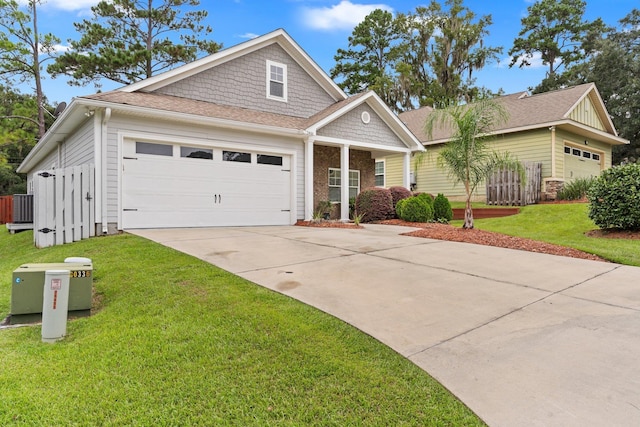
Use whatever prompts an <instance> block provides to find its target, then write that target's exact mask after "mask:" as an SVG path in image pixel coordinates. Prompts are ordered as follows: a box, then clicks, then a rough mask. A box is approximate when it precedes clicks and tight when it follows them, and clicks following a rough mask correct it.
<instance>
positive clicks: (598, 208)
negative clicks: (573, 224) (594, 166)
mask: <svg viewBox="0 0 640 427" xmlns="http://www.w3.org/2000/svg"><path fill="white" fill-rule="evenodd" d="M587 198H588V199H589V202H590V203H591V205H590V206H589V218H591V219H592V220H593V222H595V223H596V225H597V226H598V227H600V228H604V229H607V228H618V229H621V230H638V229H640V164H637V163H632V164H628V165H625V166H616V167H613V168H611V169H607V170H605V171H603V172H602V174H601V175H600V176H599V177H598V178H596V180H595V181H594V182H593V184H592V185H591V187H589V190H588V191H587Z"/></svg>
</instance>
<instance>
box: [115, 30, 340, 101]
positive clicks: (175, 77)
mask: <svg viewBox="0 0 640 427" xmlns="http://www.w3.org/2000/svg"><path fill="white" fill-rule="evenodd" d="M274 43H277V44H278V45H279V46H280V47H281V48H282V49H284V50H285V51H286V52H287V53H288V54H289V55H290V56H291V58H292V59H293V60H294V61H296V62H297V63H298V64H299V65H300V66H301V67H302V68H303V69H304V70H305V71H306V72H307V73H308V74H309V75H310V76H311V77H312V78H313V79H314V80H315V81H316V82H318V84H319V85H320V86H322V87H323V88H324V90H325V91H326V92H327V93H328V94H329V95H331V97H333V98H334V99H335V100H336V101H340V100H343V99H346V98H347V95H346V94H345V92H344V91H343V90H342V89H340V87H339V86H338V85H337V84H336V83H335V82H334V81H333V80H332V79H331V78H330V77H329V75H327V73H326V72H325V71H324V70H322V68H321V67H320V66H319V65H318V64H317V63H316V62H315V61H314V60H313V59H312V58H311V57H310V56H309V55H308V54H307V53H306V52H305V51H304V50H303V49H302V48H301V47H300V45H299V44H298V43H296V42H295V41H294V40H293V38H291V36H290V35H289V34H288V33H287V32H286V31H285V30H284V29H282V28H278V29H276V30H274V31H271V32H269V33H266V34H264V35H262V36H259V37H256V38H253V39H250V40H247V41H244V42H242V43H239V44H236V45H234V46H231V47H228V48H225V49H222V50H220V51H218V52H216V53H213V54H211V55H208V56H205V57H203V58H200V59H197V60H195V61H193V62H189V63H187V64H184V65H182V66H180V67H177V68H174V69H172V70H169V71H166V72H164V73H161V74H157V75H155V76H152V77H149V78H147V79H144V80H140V81H139V82H136V83H132V84H130V85H127V86H124V87H122V88H120V89H118V90H120V91H123V92H136V91H141V92H151V91H154V90H157V89H159V88H162V87H164V86H167V85H169V84H171V83H174V82H176V81H179V80H182V79H184V78H187V77H190V76H193V75H195V74H197V73H200V72H202V71H205V70H207V69H210V68H213V67H215V66H216V65H219V64H223V63H225V62H228V61H231V60H233V59H235V58H239V57H241V56H243V55H246V54H249V53H251V52H255V51H257V50H259V49H262V48H264V47H266V46H270V45H272V44H274Z"/></svg>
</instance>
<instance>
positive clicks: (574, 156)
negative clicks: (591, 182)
mask: <svg viewBox="0 0 640 427" xmlns="http://www.w3.org/2000/svg"><path fill="white" fill-rule="evenodd" d="M564 154H565V156H564V178H565V180H566V181H567V182H569V181H572V180H574V179H577V178H591V177H594V176H598V175H600V171H601V170H602V168H601V162H602V155H601V154H600V153H598V152H595V151H594V150H589V149H584V148H578V147H573V146H568V145H566V146H565V147H564Z"/></svg>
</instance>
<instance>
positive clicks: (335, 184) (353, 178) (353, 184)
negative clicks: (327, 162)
mask: <svg viewBox="0 0 640 427" xmlns="http://www.w3.org/2000/svg"><path fill="white" fill-rule="evenodd" d="M341 185H342V179H341V172H340V169H334V168H329V201H331V202H340V200H341V194H342V192H341ZM359 192H360V171H356V170H350V171H349V198H352V197H356V196H357V195H358V193H359Z"/></svg>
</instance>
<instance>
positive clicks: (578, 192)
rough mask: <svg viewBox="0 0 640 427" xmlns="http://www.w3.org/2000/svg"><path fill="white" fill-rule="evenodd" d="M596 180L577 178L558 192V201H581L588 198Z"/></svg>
mask: <svg viewBox="0 0 640 427" xmlns="http://www.w3.org/2000/svg"><path fill="white" fill-rule="evenodd" d="M593 181H595V178H576V179H574V180H573V181H571V182H570V183H568V184H566V185H564V186H563V187H562V190H560V191H558V195H557V197H558V200H581V199H584V198H585V197H586V196H587V191H588V190H589V187H591V185H592V184H593Z"/></svg>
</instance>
